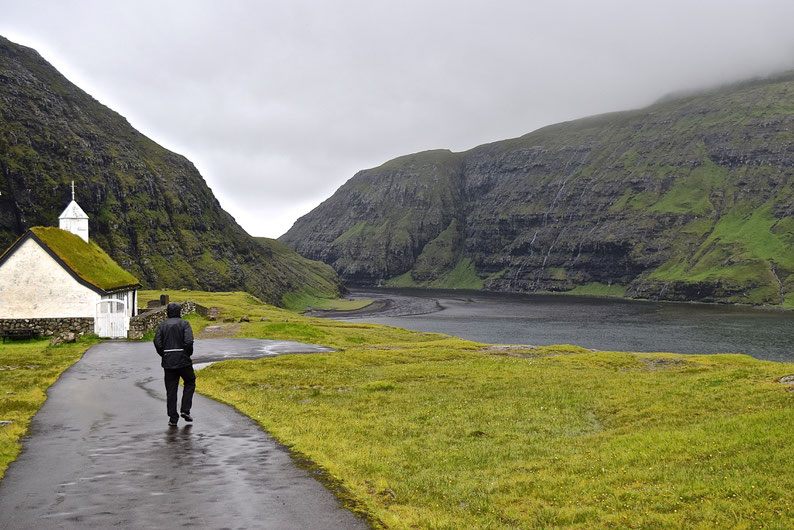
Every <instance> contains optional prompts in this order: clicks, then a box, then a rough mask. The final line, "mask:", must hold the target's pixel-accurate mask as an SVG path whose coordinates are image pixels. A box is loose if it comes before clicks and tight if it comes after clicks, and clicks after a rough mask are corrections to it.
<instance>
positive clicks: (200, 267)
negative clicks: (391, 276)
mask: <svg viewBox="0 0 794 530" xmlns="http://www.w3.org/2000/svg"><path fill="white" fill-rule="evenodd" d="M72 179H74V180H75V181H76V182H77V201H78V202H79V203H80V205H81V206H82V207H83V209H84V210H85V211H86V213H88V215H89V217H90V221H89V223H90V231H91V239H92V240H94V241H96V242H97V243H98V244H99V245H100V246H101V247H102V248H103V249H105V250H106V251H107V252H108V253H109V254H110V255H111V256H112V257H113V258H114V259H115V260H116V261H117V262H118V263H119V264H121V265H122V266H123V267H124V268H125V269H127V270H128V271H130V272H131V273H132V274H133V275H135V276H136V277H137V278H139V279H140V280H141V281H142V282H143V283H144V284H145V285H146V286H148V287H152V288H155V287H170V288H181V287H186V288H191V289H205V290H246V291H248V292H250V293H253V294H255V295H257V296H259V297H260V298H263V299H265V300H267V301H269V302H271V303H275V304H280V303H281V300H282V297H283V296H284V295H285V294H286V293H288V292H292V291H301V290H304V289H309V290H311V291H312V292H315V293H323V294H325V295H334V294H337V293H338V292H339V289H340V288H341V284H340V283H339V280H338V277H337V275H336V274H335V273H334V272H333V270H332V269H331V268H330V267H327V266H325V265H322V264H317V263H311V262H308V260H304V259H300V258H299V257H298V256H297V255H292V256H288V255H287V254H286V253H284V252H283V251H282V250H279V251H278V252H274V250H273V248H272V247H271V246H269V245H267V244H261V243H260V242H258V241H256V240H255V239H254V238H252V237H250V236H249V235H248V234H247V233H246V232H245V231H244V230H243V229H242V228H241V227H240V226H239V225H237V223H236V222H235V221H234V219H233V218H232V217H231V216H230V215H229V214H228V213H226V212H225V211H224V210H223V209H222V208H221V206H220V204H219V203H218V201H217V200H216V199H215V197H214V196H213V194H212V191H211V190H210V189H209V187H207V185H206V183H205V182H204V179H203V178H202V176H201V175H200V174H199V173H198V171H197V170H196V168H195V167H194V166H193V164H191V163H190V161H188V160H187V159H186V158H184V157H182V156H180V155H177V154H175V153H172V152H170V151H168V150H166V149H164V148H162V147H161V146H159V145H157V144H156V143H155V142H153V141H152V140H150V139H148V138H146V137H145V136H143V135H142V134H140V133H139V132H138V131H136V130H135V129H133V128H132V127H131V126H130V124H129V123H128V122H127V121H126V120H125V119H124V118H123V117H122V116H120V115H118V114H117V113H115V112H113V111H112V110H110V109H108V108H107V107H105V106H103V105H101V104H100V103H98V102H97V101H96V100H94V99H93V98H92V97H91V96H89V95H88V94H86V93H85V92H83V91H82V90H80V89H79V88H78V87H76V86H75V85H73V84H72V83H70V82H69V81H68V80H67V79H66V78H64V77H63V76H62V75H61V74H60V73H58V72H57V71H56V70H55V69H54V68H53V67H52V66H51V65H50V64H49V63H47V62H46V61H45V60H44V59H42V58H41V57H40V56H39V54H38V53H36V52H35V51H34V50H31V49H29V48H25V47H23V46H19V45H16V44H14V43H12V42H10V41H8V40H6V39H3V38H2V37H0V248H2V249H4V248H6V247H7V246H8V245H9V244H10V243H11V242H13V241H14V239H15V238H16V237H17V236H19V235H20V234H22V233H23V232H24V231H25V230H26V229H27V228H29V227H31V226H35V225H44V226H57V222H58V219H57V218H58V215H59V214H60V213H61V211H62V210H63V208H64V207H65V206H66V205H67V204H68V202H69V199H70V187H69V182H70V181H71V180H72Z"/></svg>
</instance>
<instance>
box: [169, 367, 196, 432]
mask: <svg viewBox="0 0 794 530" xmlns="http://www.w3.org/2000/svg"><path fill="white" fill-rule="evenodd" d="M164 371H165V400H166V406H167V409H168V417H169V418H170V419H172V420H174V421H176V420H178V419H179V414H177V412H176V393H177V390H178V389H179V378H180V377H181V378H182V381H183V382H184V383H185V388H184V390H183V391H182V406H181V407H180V409H179V411H180V412H187V413H190V407H191V406H193V392H195V390H196V374H195V373H193V367H192V366H185V367H184V368H176V369H173V370H170V369H168V368H164Z"/></svg>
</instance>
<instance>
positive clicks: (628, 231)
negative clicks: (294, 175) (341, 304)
mask: <svg viewBox="0 0 794 530" xmlns="http://www.w3.org/2000/svg"><path fill="white" fill-rule="evenodd" d="M793 184H794V72H792V73H788V74H783V75H779V76H776V77H772V78H769V79H761V80H754V81H749V82H745V83H741V84H737V85H732V86H727V87H723V88H720V89H717V90H712V91H707V92H703V93H698V94H692V95H688V96H686V97H680V98H676V99H668V100H665V101H661V102H659V103H657V104H655V105H652V106H650V107H648V108H645V109H642V110H636V111H630V112H620V113H613V114H607V115H602V116H595V117H591V118H586V119H581V120H576V121H572V122H566V123H561V124H557V125H553V126H550V127H546V128H543V129H540V130H538V131H535V132H533V133H530V134H527V135H525V136H523V137H520V138H516V139H512V140H505V141H501V142H495V143H492V144H487V145H482V146H479V147H476V148H474V149H472V150H470V151H466V152H463V153H452V152H449V151H428V152H424V153H417V154H414V155H409V156H405V157H401V158H398V159H395V160H392V161H390V162H388V163H386V164H384V165H383V166H381V167H378V168H375V169H370V170H366V171H361V172H359V173H358V174H356V175H355V176H354V177H353V178H352V179H350V180H349V181H348V182H347V183H346V184H344V185H343V186H342V187H341V188H340V189H339V190H338V191H337V192H336V193H335V194H334V195H333V196H332V197H331V198H329V199H328V200H326V201H325V202H324V203H323V204H321V205H320V206H318V207H317V208H316V209H315V210H313V211H312V212H310V213H309V214H308V215H306V216H304V217H302V218H301V219H299V220H298V221H297V222H296V223H295V225H294V226H293V227H292V228H291V229H290V230H289V231H288V232H287V233H286V234H285V235H283V236H282V237H281V238H280V240H281V241H282V242H284V243H286V244H287V245H289V246H290V247H291V248H293V249H295V250H297V251H298V252H299V253H300V254H302V255H303V256H305V257H308V258H311V259H315V260H321V261H324V262H325V263H328V264H330V265H331V266H333V267H334V269H336V271H337V272H339V274H340V275H341V276H342V278H343V279H344V280H345V281H346V282H350V283H353V284H361V285H405V286H408V285H418V286H429V287H467V288H475V289H489V290H495V291H510V292H538V291H557V292H574V293H582V294H613V295H620V296H629V297H638V298H651V299H667V300H700V301H720V302H733V303H750V304H770V305H775V304H782V303H784V300H785V298H786V296H787V295H789V293H792V292H794V276H792V272H794V245H793V244H794V217H792V209H794V185H793Z"/></svg>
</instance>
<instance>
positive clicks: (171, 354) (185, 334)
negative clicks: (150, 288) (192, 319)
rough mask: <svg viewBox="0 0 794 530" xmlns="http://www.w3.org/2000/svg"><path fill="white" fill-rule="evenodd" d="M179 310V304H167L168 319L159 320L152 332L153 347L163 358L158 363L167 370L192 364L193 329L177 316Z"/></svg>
mask: <svg viewBox="0 0 794 530" xmlns="http://www.w3.org/2000/svg"><path fill="white" fill-rule="evenodd" d="M181 310H182V308H181V306H180V305H179V304H176V303H170V304H168V308H167V309H166V314H167V315H168V319H167V320H164V321H163V322H160V324H159V325H158V326H157V331H156V332H155V334H154V348H155V349H156V350H157V353H158V355H160V357H162V359H163V361H162V363H160V365H161V366H162V367H163V368H166V369H169V370H174V369H177V368H184V367H186V366H192V365H193V361H192V360H191V359H190V356H191V355H193V329H192V328H191V327H190V323H189V322H188V321H187V320H184V319H183V318H182V317H180V316H179V314H180V312H181Z"/></svg>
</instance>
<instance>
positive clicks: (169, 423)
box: [168, 418, 179, 427]
mask: <svg viewBox="0 0 794 530" xmlns="http://www.w3.org/2000/svg"><path fill="white" fill-rule="evenodd" d="M178 421H179V418H177V419H175V420H168V426H169V427H176V423H177V422H178Z"/></svg>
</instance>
